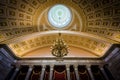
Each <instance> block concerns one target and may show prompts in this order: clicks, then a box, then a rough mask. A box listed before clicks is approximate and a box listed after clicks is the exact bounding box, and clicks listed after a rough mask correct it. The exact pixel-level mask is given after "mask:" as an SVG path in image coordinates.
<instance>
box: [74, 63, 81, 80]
mask: <svg viewBox="0 0 120 80" xmlns="http://www.w3.org/2000/svg"><path fill="white" fill-rule="evenodd" d="M74 70H75V75H76V79H77V80H80V77H79V74H78V65H74Z"/></svg>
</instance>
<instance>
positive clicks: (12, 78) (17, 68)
mask: <svg viewBox="0 0 120 80" xmlns="http://www.w3.org/2000/svg"><path fill="white" fill-rule="evenodd" d="M19 70H20V66H18V67H16V69H15V71H14V73H13V76H12V77H11V79H10V80H14V78H15V77H16V75H17V73H18V72H19Z"/></svg>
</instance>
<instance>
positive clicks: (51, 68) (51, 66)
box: [49, 65, 53, 80]
mask: <svg viewBox="0 0 120 80" xmlns="http://www.w3.org/2000/svg"><path fill="white" fill-rule="evenodd" d="M52 76H53V65H50V76H49V80H52Z"/></svg>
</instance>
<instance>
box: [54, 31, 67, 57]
mask: <svg viewBox="0 0 120 80" xmlns="http://www.w3.org/2000/svg"><path fill="white" fill-rule="evenodd" d="M67 54H68V49H67V46H66V44H65V43H64V41H63V40H62V39H61V33H59V37H58V39H57V40H56V41H55V42H54V45H53V46H52V55H53V56H56V57H58V58H63V57H64V56H66V55H67Z"/></svg>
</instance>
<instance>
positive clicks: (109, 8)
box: [0, 0, 120, 57]
mask: <svg viewBox="0 0 120 80" xmlns="http://www.w3.org/2000/svg"><path fill="white" fill-rule="evenodd" d="M56 4H63V5H66V6H67V7H69V8H70V10H71V12H72V16H73V19H72V21H71V23H70V24H69V25H68V26H67V27H66V28H63V29H60V30H59V31H61V33H62V36H63V39H64V40H65V42H66V43H67V45H69V46H70V49H71V51H72V52H71V53H73V52H74V51H75V49H74V48H75V47H77V48H76V49H78V48H79V49H78V50H76V51H78V53H77V54H80V55H79V56H81V53H83V54H84V53H85V54H87V53H90V54H88V55H87V56H88V57H101V56H103V55H104V54H105V52H106V51H107V50H108V49H109V48H110V47H111V46H112V44H114V43H118V44H119V43H120V1H119V0H1V1H0V43H1V44H3V43H4V44H7V45H8V47H10V48H11V50H12V51H13V53H14V54H15V55H16V56H18V57H30V55H32V56H34V54H35V51H38V52H39V50H38V49H42V50H45V49H46V50H48V47H50V46H51V45H52V42H53V41H54V40H55V39H56V38H57V33H58V32H59V31H58V29H57V28H54V27H53V26H52V25H51V24H50V23H49V22H48V19H47V14H48V11H49V9H50V8H51V7H52V6H54V5H56ZM43 35H44V36H43ZM50 41H51V42H50ZM45 46H46V47H45ZM43 48H44V49H43ZM42 50H41V51H42ZM79 50H81V52H80V51H79ZM82 50H83V51H82ZM27 54H28V56H27ZM36 54H37V53H36ZM73 54H75V53H73ZM32 56H31V57H32ZM39 56H40V55H39ZM73 56H74V57H75V55H73ZM76 56H78V55H76ZM83 56H85V55H83ZM83 56H81V57H83ZM43 57H46V56H43Z"/></svg>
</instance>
